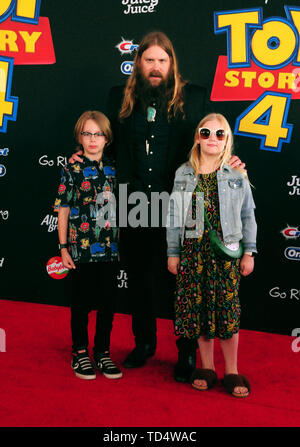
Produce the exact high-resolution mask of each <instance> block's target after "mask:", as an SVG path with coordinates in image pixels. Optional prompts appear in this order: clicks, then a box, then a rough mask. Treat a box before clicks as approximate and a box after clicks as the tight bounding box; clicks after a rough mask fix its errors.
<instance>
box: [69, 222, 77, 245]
mask: <svg viewBox="0 0 300 447" xmlns="http://www.w3.org/2000/svg"><path fill="white" fill-rule="evenodd" d="M76 240H77V230H76V227H75V225H73V224H70V226H69V241H70V244H76Z"/></svg>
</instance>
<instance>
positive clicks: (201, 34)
mask: <svg viewBox="0 0 300 447" xmlns="http://www.w3.org/2000/svg"><path fill="white" fill-rule="evenodd" d="M295 3H297V2H295ZM153 30H161V31H163V32H164V33H166V34H167V35H168V36H169V38H170V39H171V40H172V42H173V44H174V47H175V50H176V54H177V57H178V61H179V69H180V72H181V74H182V76H183V77H184V79H186V80H188V81H190V82H192V83H195V84H199V85H203V86H205V87H206V88H207V89H208V91H209V94H210V99H211V101H212V106H213V108H214V110H215V111H217V112H220V113H223V114H224V115H225V116H226V117H227V118H228V120H229V122H230V124H231V126H232V129H234V134H235V152H236V153H237V155H238V156H239V157H240V158H241V159H242V160H243V161H244V162H245V163H246V167H247V169H248V174H249V178H250V181H251V183H252V185H253V186H254V189H253V194H254V198H255V202H256V206H257V210H256V217H257V222H258V250H259V255H258V256H257V257H256V260H255V271H254V273H253V274H252V275H251V276H249V277H248V278H243V279H242V284H241V292H240V296H241V302H242V309H243V313H242V328H244V329H253V330H260V331H266V332H274V333H281V334H288V335H290V334H291V333H292V332H293V331H295V328H298V327H300V290H299V289H300V281H299V277H300V275H299V267H300V262H299V261H300V212H299V199H300V126H299V119H300V118H299V117H300V101H299V99H300V46H299V34H300V6H299V5H298V6H295V5H290V4H286V3H285V2H281V1H272V0H263V1H262V0H258V1H256V2H253V1H250V0H249V1H247V0H244V1H229V0H228V1H226V2H225V1H218V0H211V1H210V2H199V1H197V0H185V1H184V2H182V1H181V0H110V1H108V0H99V1H94V0H85V1H84V2H81V1H79V0H75V1H74V0H64V1H63V2H50V1H47V0H1V3H0V191H1V193H0V194H1V195H0V238H1V244H0V298H2V299H9V300H15V301H29V302H37V303H46V304H53V305H67V304H68V300H67V298H66V294H65V290H64V289H65V284H64V283H65V272H64V269H62V268H61V264H60V259H59V255H60V253H59V250H58V247H57V243H58V237H57V213H55V212H54V209H53V202H54V199H55V196H56V190H57V185H58V181H59V173H60V169H61V167H62V166H63V164H64V163H65V162H66V160H67V159H68V157H69V156H70V155H71V154H72V153H73V152H74V148H75V141H74V138H73V129H74V125H75V122H76V120H77V118H78V117H79V115H80V114H81V113H82V112H83V111H85V110H88V109H97V110H101V111H104V112H105V109H106V101H107V96H108V92H109V89H110V88H111V87H112V86H114V85H121V84H124V83H125V82H126V80H127V78H128V76H129V75H130V73H131V70H132V64H133V59H134V55H135V52H136V50H137V48H138V45H139V41H140V40H141V38H142V37H143V36H144V35H145V34H146V33H148V32H150V31H153ZM118 285H119V289H118V311H119V312H124V313H128V309H129V304H128V303H129V302H128V297H129V293H130V289H129V288H128V277H127V272H126V265H123V264H121V268H120V272H119V276H118ZM87 288H88V284H87ZM16 305H17V303H16ZM0 306H1V305H0ZM0 313H1V309H0ZM160 316H161V317H164V318H169V317H171V315H170V314H169V313H168V311H167V310H166V309H165V308H164V305H163V303H162V308H161V312H160ZM0 323H1V322H0ZM0 326H1V324H0ZM299 332H300V330H299ZM294 333H295V332H294Z"/></svg>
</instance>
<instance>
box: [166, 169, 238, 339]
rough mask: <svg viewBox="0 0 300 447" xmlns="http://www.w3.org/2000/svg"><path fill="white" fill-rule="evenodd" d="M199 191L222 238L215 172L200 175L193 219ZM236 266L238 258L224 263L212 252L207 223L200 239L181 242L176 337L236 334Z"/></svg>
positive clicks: (227, 335) (193, 205)
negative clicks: (202, 194)
mask: <svg viewBox="0 0 300 447" xmlns="http://www.w3.org/2000/svg"><path fill="white" fill-rule="evenodd" d="M199 191H200V192H203V193H204V207H205V212H206V214H207V216H208V219H209V221H210V223H211V224H212V227H213V229H215V230H217V231H218V233H219V234H220V236H221V235H222V229H221V223H220V214H219V198H218V182H217V173H216V172H213V173H211V174H200V175H199V180H198V185H197V187H196V189H195V191H194V193H193V197H192V213H193V217H194V213H195V205H196V193H197V192H199ZM239 264H240V260H239V259H233V260H232V261H227V260H224V259H221V258H220V257H219V256H218V255H216V254H215V253H214V252H213V251H212V250H211V248H210V240H209V234H208V229H207V226H206V224H205V225H204V232H203V234H202V235H201V236H200V237H199V239H196V238H190V239H187V238H186V239H185V240H184V243H183V246H182V247H181V254H180V266H179V269H178V275H177V279H176V284H177V287H176V292H175V319H174V326H175V335H180V336H183V337H186V338H199V336H200V335H204V336H206V338H209V339H212V338H215V337H218V338H221V339H228V338H231V337H232V336H233V335H234V334H235V333H237V332H238V331H239V325H240V313H241V309H240V302H239V297H238V289H239V283H240V269H239Z"/></svg>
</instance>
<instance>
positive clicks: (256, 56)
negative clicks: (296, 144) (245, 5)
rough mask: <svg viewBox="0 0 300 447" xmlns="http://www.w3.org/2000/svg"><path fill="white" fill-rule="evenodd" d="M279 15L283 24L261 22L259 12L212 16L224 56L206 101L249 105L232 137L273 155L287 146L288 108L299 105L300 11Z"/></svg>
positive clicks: (273, 19)
mask: <svg viewBox="0 0 300 447" xmlns="http://www.w3.org/2000/svg"><path fill="white" fill-rule="evenodd" d="M284 10H285V14H286V18H283V17H269V18H266V19H265V20H263V12H262V8H249V9H240V10H234V11H220V12H215V13H214V28H215V34H218V35H219V34H222V33H225V34H226V37H227V56H219V59H218V63H217V68H216V72H215V78H214V83H213V88H212V92H211V100H212V101H245V100H254V102H253V103H252V104H251V105H250V106H249V107H248V108H247V109H246V110H245V111H244V112H243V113H242V114H241V115H239V116H238V117H237V120H236V124H235V129H234V133H235V134H236V135H243V136H247V137H252V138H259V139H260V140H261V143H260V148H261V149H264V150H268V151H275V152H280V151H281V147H282V144H283V143H289V142H290V141H291V135H292V129H293V125H292V124H288V123H287V117H288V112H289V107H290V103H291V100H292V99H300V49H299V34H300V7H294V6H284ZM297 67H298V68H297ZM259 95H260V96H259Z"/></svg>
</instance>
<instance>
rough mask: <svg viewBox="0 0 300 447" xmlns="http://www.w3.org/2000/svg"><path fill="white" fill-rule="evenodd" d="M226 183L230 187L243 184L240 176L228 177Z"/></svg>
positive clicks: (237, 187)
mask: <svg viewBox="0 0 300 447" xmlns="http://www.w3.org/2000/svg"><path fill="white" fill-rule="evenodd" d="M228 185H229V187H230V188H231V189H239V188H241V187H242V186H243V180H242V179H241V178H235V179H229V180H228Z"/></svg>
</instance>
